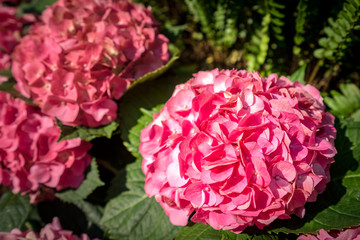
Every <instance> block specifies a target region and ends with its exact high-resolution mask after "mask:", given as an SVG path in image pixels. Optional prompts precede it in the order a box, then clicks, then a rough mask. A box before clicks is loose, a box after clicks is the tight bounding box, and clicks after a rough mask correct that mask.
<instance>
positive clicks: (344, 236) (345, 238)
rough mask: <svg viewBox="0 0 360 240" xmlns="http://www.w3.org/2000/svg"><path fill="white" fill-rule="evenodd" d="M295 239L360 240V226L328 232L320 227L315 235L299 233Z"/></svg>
mask: <svg viewBox="0 0 360 240" xmlns="http://www.w3.org/2000/svg"><path fill="white" fill-rule="evenodd" d="M297 240H360V227H354V228H349V229H346V230H345V231H336V230H333V231H330V232H326V231H325V230H324V229H320V230H319V232H318V234H317V235H316V236H315V235H312V234H308V235H301V236H300V237H298V239H297Z"/></svg>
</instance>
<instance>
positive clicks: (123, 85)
mask: <svg viewBox="0 0 360 240" xmlns="http://www.w3.org/2000/svg"><path fill="white" fill-rule="evenodd" d="M41 19H42V21H41V22H39V23H36V24H34V25H33V26H32V27H31V29H30V31H29V35H28V36H26V37H25V38H23V39H22V41H21V43H20V45H18V47H17V48H16V49H15V53H14V55H13V59H14V60H13V65H12V72H13V75H14V77H15V79H16V80H17V82H18V83H17V86H16V88H17V89H18V90H19V91H20V92H21V93H22V94H23V95H24V96H26V97H32V99H33V101H34V102H35V103H36V104H38V105H39V106H40V108H41V110H42V111H43V112H44V113H46V114H48V115H50V116H55V117H56V118H58V119H59V120H60V121H62V122H63V123H64V124H66V125H71V126H76V125H85V126H89V127H97V126H100V125H105V124H108V123H110V122H112V121H114V120H115V119H116V117H117V104H116V102H115V100H116V99H119V98H120V97H121V96H122V95H123V93H124V91H125V90H126V89H127V88H128V87H129V86H130V84H131V83H132V82H134V81H135V80H136V79H138V78H140V77H141V76H143V75H144V74H146V73H148V72H151V71H153V70H156V69H157V68H159V67H161V66H163V65H164V64H165V63H166V62H167V61H168V60H169V51H168V39H167V38H166V37H165V36H164V35H162V34H159V33H158V28H157V26H158V23H157V22H156V21H155V19H154V18H153V15H152V13H151V9H150V8H144V7H143V6H141V5H139V4H135V3H132V2H130V1H127V0H102V1H97V0H59V1H57V2H56V3H55V4H53V5H52V6H51V7H48V8H47V9H46V10H45V11H44V12H43V13H42V16H41Z"/></svg>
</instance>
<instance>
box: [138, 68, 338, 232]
mask: <svg viewBox="0 0 360 240" xmlns="http://www.w3.org/2000/svg"><path fill="white" fill-rule="evenodd" d="M333 124H334V117H333V116H332V115H331V114H330V113H326V112H324V104H323V100H322V98H321V96H320V94H319V91H318V90H316V89H315V88H314V87H312V86H310V85H305V86H304V85H303V84H301V83H299V82H295V83H292V82H291V81H290V80H288V79H287V78H285V77H280V78H279V77H277V75H276V74H271V75H270V76H269V77H268V78H264V77H261V76H260V75H259V74H258V73H257V72H254V73H251V72H247V71H245V70H240V71H237V70H221V71H219V70H218V69H214V70H212V71H205V72H199V73H197V74H195V75H194V77H193V78H192V79H190V80H189V81H188V82H187V83H185V84H182V85H178V86H177V87H176V89H175V91H174V93H173V95H172V97H171V98H170V99H169V100H168V101H167V103H166V104H165V106H164V107H163V109H162V110H161V112H160V114H156V115H155V116H154V121H153V122H152V123H151V124H149V125H148V126H147V127H146V128H145V129H143V130H142V132H141V145H140V152H141V154H142V156H143V163H142V169H143V172H144V173H145V175H146V177H145V191H146V193H147V195H148V196H149V197H152V196H155V199H156V200H157V201H158V202H159V203H160V204H161V206H162V207H163V208H164V210H165V213H166V214H167V215H168V216H169V218H170V221H171V222H172V223H173V224H175V225H186V224H187V221H188V217H189V216H190V215H191V214H192V213H193V212H195V214H194V215H193V217H192V221H193V222H202V223H205V224H209V225H211V226H212V227H213V228H215V229H224V230H231V231H233V232H236V233H239V232H241V231H243V230H244V229H245V228H246V227H247V226H252V225H256V226H257V227H259V228H261V229H262V228H263V227H264V226H267V225H269V224H270V223H271V222H273V221H274V220H275V219H278V218H279V219H286V218H289V217H290V216H289V215H290V214H297V215H299V216H300V217H302V216H304V213H305V209H304V204H305V203H306V202H308V201H315V200H316V196H317V195H318V194H319V193H321V192H323V191H324V189H325V185H326V183H327V182H328V181H329V179H330V176H329V167H330V164H331V163H332V162H333V157H334V155H335V153H336V149H335V147H334V139H335V136H336V130H335V128H334V126H333Z"/></svg>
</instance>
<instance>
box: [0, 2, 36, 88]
mask: <svg viewBox="0 0 360 240" xmlns="http://www.w3.org/2000/svg"><path fill="white" fill-rule="evenodd" d="M33 21H35V17H34V16H33V15H30V14H25V15H23V16H22V17H21V18H18V17H16V8H14V7H7V6H3V5H2V3H1V1H0V70H4V69H10V66H11V61H10V55H11V53H12V52H13V50H14V47H15V46H16V45H17V44H18V43H19V41H20V38H21V35H22V28H23V25H24V24H27V23H31V22H33ZM7 80H8V79H7V77H4V76H0V84H1V83H3V82H5V81H7Z"/></svg>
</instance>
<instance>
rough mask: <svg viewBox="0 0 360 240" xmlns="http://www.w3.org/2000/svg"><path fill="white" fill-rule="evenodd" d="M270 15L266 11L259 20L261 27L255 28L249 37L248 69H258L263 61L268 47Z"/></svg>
mask: <svg viewBox="0 0 360 240" xmlns="http://www.w3.org/2000/svg"><path fill="white" fill-rule="evenodd" d="M270 22H271V15H270V13H267V14H266V15H265V16H264V17H263V19H262V22H261V29H260V30H259V29H257V30H256V31H255V34H253V36H252V37H251V41H250V45H247V46H246V48H247V49H248V51H249V53H248V54H247V56H246V57H247V65H248V70H249V71H253V70H254V69H258V68H259V67H260V66H261V65H262V64H263V63H264V62H265V59H266V56H267V52H268V49H269V42H270V37H269V25H270Z"/></svg>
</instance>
